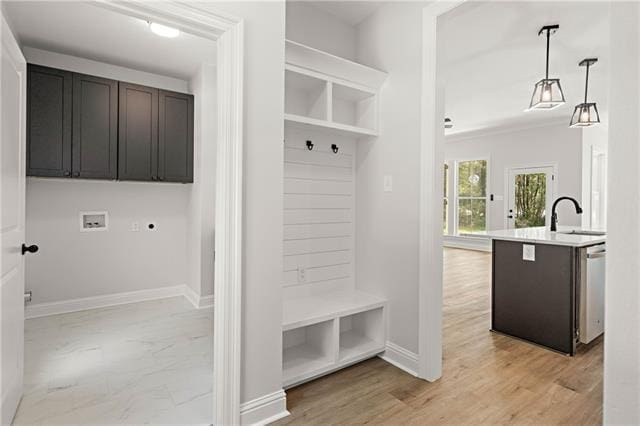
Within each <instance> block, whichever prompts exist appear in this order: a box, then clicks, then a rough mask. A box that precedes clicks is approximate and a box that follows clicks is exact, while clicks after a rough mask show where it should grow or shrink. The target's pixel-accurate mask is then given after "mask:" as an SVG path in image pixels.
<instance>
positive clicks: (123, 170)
mask: <svg viewBox="0 0 640 426" xmlns="http://www.w3.org/2000/svg"><path fill="white" fill-rule="evenodd" d="M119 87H120V90H119V96H118V103H119V105H120V107H119V114H118V116H119V120H118V178H119V179H121V180H157V179H158V89H153V88H151V87H145V86H138V85H135V84H129V83H122V82H121V83H119Z"/></svg>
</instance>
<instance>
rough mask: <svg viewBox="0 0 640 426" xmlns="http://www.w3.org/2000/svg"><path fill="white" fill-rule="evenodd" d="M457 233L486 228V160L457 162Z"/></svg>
mask: <svg viewBox="0 0 640 426" xmlns="http://www.w3.org/2000/svg"><path fill="white" fill-rule="evenodd" d="M457 176H458V179H457V182H456V197H457V207H458V211H457V215H456V218H457V233H458V234H461V233H470V232H476V231H484V230H486V228H487V161H486V160H471V161H459V162H457Z"/></svg>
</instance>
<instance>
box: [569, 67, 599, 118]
mask: <svg viewBox="0 0 640 426" xmlns="http://www.w3.org/2000/svg"><path fill="white" fill-rule="evenodd" d="M596 62H598V58H587V59H584V60H582V61H581V62H580V63H579V64H578V65H579V66H581V67H586V68H587V72H586V78H585V84H584V102H583V103H581V104H578V105H576V107H575V108H574V110H573V116H571V124H570V125H569V127H589V126H593V125H596V124H598V123H600V114H598V107H597V106H596V103H595V102H587V90H588V89H589V67H590V66H591V65H593V64H595V63H596Z"/></svg>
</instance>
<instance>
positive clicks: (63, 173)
mask: <svg viewBox="0 0 640 426" xmlns="http://www.w3.org/2000/svg"><path fill="white" fill-rule="evenodd" d="M62 176H71V172H70V171H69V170H65V171H64V172H62Z"/></svg>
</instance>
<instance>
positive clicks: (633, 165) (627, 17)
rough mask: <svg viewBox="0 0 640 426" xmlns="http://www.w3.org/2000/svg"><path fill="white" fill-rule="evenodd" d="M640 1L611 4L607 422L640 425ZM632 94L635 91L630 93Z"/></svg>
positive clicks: (605, 354) (605, 395)
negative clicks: (639, 165) (639, 166)
mask: <svg viewBox="0 0 640 426" xmlns="http://www.w3.org/2000/svg"><path fill="white" fill-rule="evenodd" d="M639 28H640V5H639V4H638V3H635V2H624V3H623V2H619V3H618V2H613V3H611V81H610V84H611V86H610V110H609V167H608V169H609V179H608V193H609V204H608V222H607V252H608V253H607V285H606V287H605V301H606V306H605V321H604V324H605V332H604V334H605V339H604V424H608V425H616V424H620V425H621V424H629V425H631V424H634V425H637V424H640V286H639V283H640V262H639V259H640V227H639V225H638V221H639V219H640V171H639V169H638V164H640V144H639V143H638V141H639V140H640V125H639V123H640V121H639V120H638V117H640V103H639V101H638V99H639V98H638V96H637V95H633V94H637V93H638V92H639V91H640V81H639V76H640V67H639V59H640V31H639V30H638V29H639ZM630 94H631V95H630Z"/></svg>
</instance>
